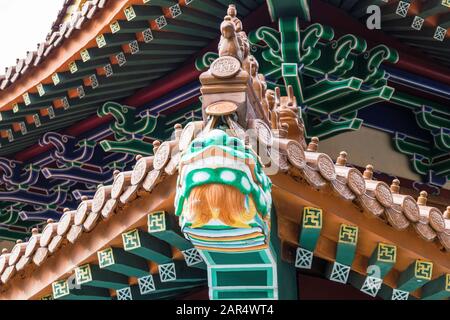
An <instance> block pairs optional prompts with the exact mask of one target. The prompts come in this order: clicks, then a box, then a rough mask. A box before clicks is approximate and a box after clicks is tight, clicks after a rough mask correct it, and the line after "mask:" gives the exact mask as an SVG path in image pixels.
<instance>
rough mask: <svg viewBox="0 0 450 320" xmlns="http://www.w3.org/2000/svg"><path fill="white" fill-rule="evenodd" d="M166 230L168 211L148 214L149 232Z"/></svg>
mask: <svg viewBox="0 0 450 320" xmlns="http://www.w3.org/2000/svg"><path fill="white" fill-rule="evenodd" d="M165 230H166V213H165V212H164V211H160V212H154V213H150V214H149V215H148V232H149V233H153V232H161V231H165Z"/></svg>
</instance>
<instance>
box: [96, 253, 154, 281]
mask: <svg viewBox="0 0 450 320" xmlns="http://www.w3.org/2000/svg"><path fill="white" fill-rule="evenodd" d="M97 256H98V262H99V267H100V268H101V269H106V270H109V271H113V272H116V273H120V274H123V275H126V276H128V277H143V276H145V275H147V274H148V272H149V267H148V263H147V261H146V260H145V259H143V258H141V257H138V256H136V255H134V254H131V253H129V252H126V251H124V250H123V249H121V248H113V247H110V248H106V249H104V250H101V251H98V252H97Z"/></svg>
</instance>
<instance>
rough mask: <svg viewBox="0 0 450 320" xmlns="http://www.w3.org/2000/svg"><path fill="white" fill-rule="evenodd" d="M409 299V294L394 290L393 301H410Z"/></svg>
mask: <svg viewBox="0 0 450 320" xmlns="http://www.w3.org/2000/svg"><path fill="white" fill-rule="evenodd" d="M408 298H409V292H407V291H403V290H397V289H393V290H392V297H391V300H408Z"/></svg>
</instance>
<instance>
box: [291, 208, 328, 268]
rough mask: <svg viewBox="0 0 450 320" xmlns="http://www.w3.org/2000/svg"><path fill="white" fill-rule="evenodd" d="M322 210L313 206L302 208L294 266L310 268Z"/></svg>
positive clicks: (320, 227) (321, 219) (321, 218)
mask: <svg viewBox="0 0 450 320" xmlns="http://www.w3.org/2000/svg"><path fill="white" fill-rule="evenodd" d="M322 223H323V212H322V210H321V209H318V208H313V207H304V208H303V217H302V225H301V230H300V234H299V240H298V243H299V246H298V248H297V251H296V258H295V266H296V267H297V268H300V269H311V266H312V262H313V256H314V250H315V248H316V245H317V241H318V240H319V236H320V232H321V230H322Z"/></svg>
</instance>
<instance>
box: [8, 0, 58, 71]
mask: <svg viewBox="0 0 450 320" xmlns="http://www.w3.org/2000/svg"><path fill="white" fill-rule="evenodd" d="M63 3H64V1H63V0H44V1H37V0H0V44H1V50H0V74H4V73H5V68H6V67H8V66H11V65H15V64H16V59H17V58H25V57H26V54H27V51H32V50H36V46H37V44H38V43H39V42H42V41H44V40H45V37H46V36H47V33H48V32H49V31H50V27H51V25H52V23H53V22H54V21H55V19H56V16H57V14H58V11H59V10H60V9H61V8H62V5H63Z"/></svg>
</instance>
